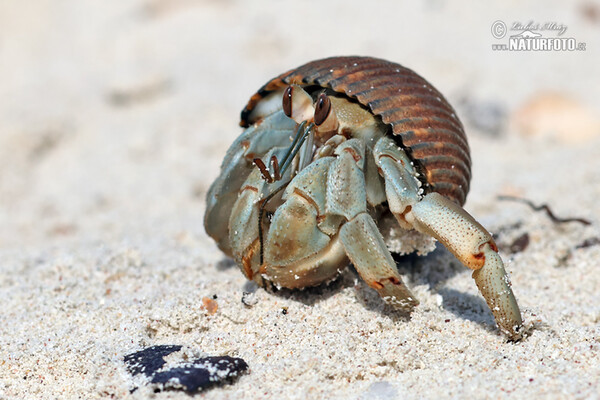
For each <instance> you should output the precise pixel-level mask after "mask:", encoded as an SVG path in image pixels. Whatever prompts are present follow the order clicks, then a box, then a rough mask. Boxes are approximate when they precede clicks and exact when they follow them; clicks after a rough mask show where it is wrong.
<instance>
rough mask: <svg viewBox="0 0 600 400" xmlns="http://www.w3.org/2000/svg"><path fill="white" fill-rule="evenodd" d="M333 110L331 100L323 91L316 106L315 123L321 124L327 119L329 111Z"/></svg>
mask: <svg viewBox="0 0 600 400" xmlns="http://www.w3.org/2000/svg"><path fill="white" fill-rule="evenodd" d="M330 111H331V100H329V97H327V95H326V94H325V93H321V94H320V95H319V98H318V99H317V106H316V107H315V124H316V125H317V126H319V125H321V124H322V123H323V122H325V120H326V119H327V116H328V115H329V112H330Z"/></svg>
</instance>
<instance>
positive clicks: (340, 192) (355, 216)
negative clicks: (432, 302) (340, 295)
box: [327, 139, 419, 310]
mask: <svg viewBox="0 0 600 400" xmlns="http://www.w3.org/2000/svg"><path fill="white" fill-rule="evenodd" d="M335 153H336V154H337V155H338V157H337V159H336V161H335V162H334V163H333V165H332V166H331V169H330V170H329V176H328V184H327V210H328V212H329V213H331V214H337V215H342V216H344V217H345V218H346V219H347V222H346V223H345V224H344V225H342V228H341V230H340V240H341V242H342V245H343V246H344V249H345V251H346V254H347V255H348V257H349V258H350V260H351V261H352V263H353V264H354V267H355V268H356V270H357V272H358V273H359V274H360V276H361V278H362V279H363V280H364V281H365V282H366V283H367V284H368V285H369V286H370V287H372V288H374V289H375V290H377V292H379V295H380V296H381V297H382V298H383V299H384V300H386V301H387V302H388V303H390V304H392V305H394V306H396V307H400V308H403V309H407V310H411V309H412V308H413V307H414V306H416V305H417V304H419V302H418V301H417V300H416V298H415V297H414V296H413V295H412V293H411V292H410V290H408V288H407V287H406V285H405V284H404V283H403V282H402V278H401V277H400V275H399V274H398V271H397V269H396V263H395V262H394V260H393V259H392V256H391V254H390V252H389V250H388V249H387V247H386V246H385V243H384V240H383V237H382V236H381V233H379V230H378V228H377V225H375V221H373V218H372V217H371V216H370V215H369V214H368V213H367V194H366V188H365V176H364V173H363V171H362V169H363V166H364V154H365V149H364V144H363V142H362V141H359V140H357V139H351V140H348V141H346V142H344V143H343V144H342V145H340V146H339V147H338V148H337V149H336V151H335Z"/></svg>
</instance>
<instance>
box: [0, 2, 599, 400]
mask: <svg viewBox="0 0 600 400" xmlns="http://www.w3.org/2000/svg"><path fill="white" fill-rule="evenodd" d="M595 7H596V8H595ZM597 7H598V6H597V5H596V6H594V4H593V3H582V4H573V5H565V3H564V2H560V1H551V2H547V1H544V2H542V1H536V2H530V3H528V5H526V6H525V5H524V6H520V5H519V6H517V5H516V4H513V3H508V4H506V5H501V4H496V5H483V4H473V3H469V2H454V3H452V4H449V2H445V1H429V2H425V3H423V4H421V5H413V6H400V5H397V4H396V2H394V1H391V0H390V1H381V2H378V5H377V6H376V7H375V6H365V5H364V4H363V3H360V2H348V1H341V0H339V1H331V2H293V3H292V2H289V3H285V4H283V3H282V2H268V1H264V0H261V1H253V2H252V6H250V2H242V1H233V0H229V1H209V0H204V1H192V0H171V1H168V0H146V1H141V0H139V1H138V0H135V1H134V0H132V1H119V2H110V3H109V2H83V1H78V0H65V1H61V2H55V1H50V0H38V1H36V2H35V3H30V4H26V3H21V2H16V1H13V2H3V3H2V4H0V74H1V75H0V76H1V77H2V78H1V79H0V226H1V227H2V229H0V299H1V303H0V304H1V307H0V398H7V399H13V398H14V399H17V398H18V399H39V398H47V399H50V398H57V399H58V398H60V399H62V398H64V399H71V398H86V399H93V398H125V399H127V398H132V399H142V398H157V399H167V398H173V399H175V398H176V399H184V398H188V397H189V395H188V394H186V393H184V392H180V391H168V392H161V393H154V389H153V388H152V387H150V386H144V385H142V386H140V387H139V388H138V389H137V390H135V391H133V392H131V390H132V389H134V388H135V387H136V386H137V385H140V384H141V383H140V381H139V379H138V380H136V379H134V378H133V377H132V376H131V375H130V374H129V372H127V370H126V368H125V364H124V363H123V357H124V356H125V355H127V354H130V353H133V352H135V351H139V350H141V349H143V348H146V347H148V346H153V345H160V344H167V345H182V346H183V350H182V351H181V352H179V353H176V354H173V355H171V356H169V357H167V358H168V362H169V365H177V364H178V363H179V362H181V361H182V360H185V359H186V358H187V359H190V358H192V357H200V356H208V355H211V356H212V355H229V356H233V357H241V358H243V359H244V360H245V361H246V362H247V363H248V365H249V367H250V368H249V372H248V373H247V374H245V375H243V376H242V377H241V378H240V379H238V380H237V381H235V382H234V383H233V384H231V385H228V386H223V387H218V388H214V389H211V390H208V391H206V392H203V393H202V395H201V397H202V398H207V399H222V398H230V399H242V398H244V399H248V398H265V399H267V398H278V399H305V398H312V399H338V398H339V399H347V398H350V399H354V398H360V399H394V398H404V399H412V398H415V399H416V398H419V399H421V398H440V397H445V398H465V397H468V398H515V399H522V398H600V383H599V381H600V306H599V304H600V274H599V273H598V267H599V264H598V260H600V244H599V243H597V240H596V241H595V239H594V238H598V237H600V230H599V229H598V226H599V225H598V224H600V207H599V206H598V197H599V196H600V129H598V115H599V114H600V113H599V111H600V97H598V91H597V87H598V83H599V82H598V81H599V79H598V73H597V65H598V62H599V58H598V57H599V53H598V48H599V46H600V35H598V32H599V29H600V25H599V23H598V19H597ZM594 10H596V14H594ZM594 15H596V16H594ZM531 19H534V20H536V21H538V22H542V23H543V22H548V21H555V22H558V23H562V24H565V25H566V26H567V27H568V30H567V32H566V33H565V35H564V36H569V37H574V38H576V39H577V41H579V42H585V43H586V51H574V52H568V51H566V52H562V51H560V52H557V51H554V52H499V51H493V50H492V49H491V45H492V44H494V43H499V42H503V41H499V40H496V39H494V38H493V37H492V35H491V31H490V26H491V25H492V23H493V22H494V21H496V20H503V21H505V22H506V23H507V25H509V26H510V23H511V22H513V21H522V22H524V23H527V22H528V21H529V20H531ZM544 34H546V35H548V36H552V35H554V34H550V33H548V32H545V33H544ZM505 40H506V39H504V42H505ZM341 54H362V55H371V56H377V57H382V58H387V59H390V60H393V61H396V62H399V63H401V64H403V65H405V66H407V67H410V68H412V69H414V70H416V71H417V72H419V73H420V74H422V75H423V76H425V77H426V78H427V79H428V80H429V81H431V82H432V83H433V84H434V85H435V86H436V87H437V88H438V89H439V90H440V91H441V92H442V93H444V94H445V95H446V96H447V98H448V99H449V101H450V102H451V103H452V104H454V105H455V106H456V109H457V112H458V114H459V116H460V117H461V118H462V119H463V122H464V123H465V126H466V129H467V132H468V135H469V139H470V145H471V150H472V157H473V180H472V182H471V192H470V194H469V197H468V201H467V204H466V206H465V207H466V208H467V209H468V210H469V211H470V212H471V213H472V214H473V215H474V216H475V217H476V218H477V219H478V220H479V221H480V222H481V223H482V224H483V225H485V226H486V227H487V228H488V229H489V230H490V231H491V232H494V233H495V234H496V237H497V241H498V243H499V245H500V248H501V255H502V257H503V258H504V260H505V262H506V265H507V269H508V270H509V272H510V273H511V278H512V283H513V289H514V292H515V295H516V297H517V299H518V301H519V304H520V306H521V309H522V311H523V315H524V318H525V321H526V326H527V331H528V334H527V336H526V338H525V339H524V340H522V341H521V342H518V343H510V342H507V340H506V338H505V337H503V336H502V335H501V334H500V333H499V331H498V329H497V328H496V326H495V323H494V320H493V316H492V315H491V313H490V311H489V310H488V308H487V306H486V305H485V302H484V300H483V298H482V297H481V296H480V295H479V293H478V292H477V289H476V287H475V284H474V282H473V281H472V279H471V277H470V272H469V271H468V270H466V269H465V268H464V267H462V266H461V265H460V264H459V263H458V262H457V261H456V260H455V259H454V258H453V256H452V255H451V254H450V253H449V252H448V251H446V250H445V249H444V248H443V247H441V246H438V247H437V249H436V250H435V251H434V252H433V253H432V254H430V255H428V256H426V257H409V258H402V259H400V261H399V269H400V272H401V274H402V275H403V277H404V278H405V280H406V282H407V283H408V284H409V286H410V287H411V288H412V289H413V290H414V293H415V294H416V295H417V296H418V298H419V300H420V301H421V304H420V306H419V307H418V308H417V309H416V310H415V311H414V312H413V313H412V315H411V316H410V318H407V317H406V316H405V315H402V314H400V313H398V312H395V311H393V310H391V309H389V308H388V307H386V306H385V305H384V304H383V303H382V301H381V300H380V299H379V297H378V296H377V294H376V292H374V291H373V290H371V289H370V288H368V287H367V286H366V285H365V284H364V283H363V282H362V281H361V280H360V279H359V278H358V276H357V274H356V272H355V271H354V270H353V269H351V268H349V269H346V270H345V271H344V272H343V273H342V275H341V276H340V278H339V279H338V280H337V281H335V282H334V283H332V284H331V285H329V286H322V287H318V288H313V289H309V290H305V291H288V290H283V291H279V292H277V293H272V292H267V291H265V290H263V289H259V288H256V287H254V286H253V285H251V284H249V283H248V282H247V281H246V280H245V278H244V277H243V275H242V274H241V273H240V271H239V270H238V268H237V267H236V266H235V265H234V264H233V262H232V261H231V260H228V259H227V258H225V257H224V256H223V255H222V253H220V252H219V250H218V249H217V247H216V246H215V244H214V243H213V241H212V240H211V239H210V238H209V237H208V236H207V235H206V234H205V233H204V229H203V225H202V218H203V213H204V208H205V206H204V197H205V194H206V191H207V189H208V187H209V185H210V183H211V182H212V180H213V179H214V178H215V177H216V176H217V174H218V169H219V165H220V162H221V159H222V157H223V155H224V153H225V151H226V149H227V148H228V146H229V144H230V143H231V142H232V141H233V140H234V139H235V137H236V136H237V135H239V134H240V132H241V130H240V128H239V126H238V125H237V124H238V117H239V111H240V110H241V108H242V107H243V105H244V104H245V102H246V101H247V99H248V97H249V96H250V95H251V94H252V93H253V92H254V91H255V90H256V89H257V88H258V87H260V86H261V85H262V84H263V83H264V82H265V81H266V80H267V79H269V78H271V77H272V76H274V75H276V74H278V73H281V72H282V71H285V70H287V69H289V68H292V67H294V66H297V65H299V64H302V63H304V62H306V61H308V60H312V59H316V58H320V57H325V56H331V55H341ZM557 99H558V100H557ZM582 121H583V122H582ZM498 195H513V196H520V197H523V198H527V199H530V200H531V201H533V202H534V203H536V204H542V203H547V204H549V205H550V206H551V207H552V210H553V211H554V213H555V214H556V215H557V216H559V217H580V218H585V219H587V220H589V221H591V223H592V224H591V225H589V226H586V225H583V224H581V223H578V222H569V223H562V224H558V223H555V222H553V221H552V220H551V219H550V218H549V217H548V216H547V215H546V214H545V213H544V212H542V211H534V210H532V209H531V208H530V207H528V206H527V205H524V204H522V203H518V202H513V201H506V200H499V199H498V198H497V196H498ZM525 233H527V234H528V237H529V245H528V246H527V247H526V248H525V249H523V250H520V251H514V250H519V249H515V248H514V247H513V250H511V244H513V242H514V241H515V239H517V238H518V237H519V236H522V235H524V234H525ZM244 292H249V293H250V294H247V295H245V301H246V303H248V304H250V306H248V305H245V304H244V303H243V302H242V297H243V296H244V294H243V293H244ZM203 298H207V299H210V300H213V301H214V302H216V304H217V306H218V308H217V310H216V311H215V310H214V309H210V308H209V309H207V307H205V306H203V304H204V303H203V301H202V299H203Z"/></svg>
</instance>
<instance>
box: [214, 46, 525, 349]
mask: <svg viewBox="0 0 600 400" xmlns="http://www.w3.org/2000/svg"><path fill="white" fill-rule="evenodd" d="M240 125H241V126H242V127H244V128H245V130H244V131H243V133H242V134H241V135H240V136H239V137H238V138H237V140H235V142H234V143H233V144H232V145H231V147H230V148H229V150H228V152H227V154H226V155H225V158H224V160H223V164H222V166H221V174H220V175H219V177H218V178H217V179H216V181H215V182H214V183H213V184H212V186H211V187H210V190H209V192H208V196H207V208H206V214H205V218H204V225H205V229H206V231H207V233H208V234H209V235H210V236H211V237H212V238H214V240H215V241H216V242H217V244H218V246H219V248H220V249H221V250H222V251H223V252H224V253H225V254H227V255H228V256H230V257H233V258H234V259H235V261H236V262H237V264H238V265H239V267H240V269H241V270H242V272H243V273H244V274H245V275H246V277H247V278H248V279H251V280H254V281H256V282H257V283H259V284H261V285H265V284H267V283H268V282H270V283H272V284H274V285H276V286H280V287H286V288H302V287H307V286H313V285H318V284H320V283H322V282H327V281H330V280H332V279H334V278H335V277H336V276H337V274H339V272H340V271H341V270H342V269H343V268H344V267H345V266H346V265H347V264H348V263H349V261H351V262H352V264H353V265H354V267H355V268H356V271H357V272H358V274H359V275H360V276H361V278H362V279H363V280H364V281H365V282H366V283H367V284H368V285H369V286H370V287H372V288H373V289H375V290H376V291H377V292H379V294H380V296H381V297H382V298H383V299H384V300H385V301H386V302H388V303H390V304H392V305H394V306H396V307H398V308H402V309H405V310H408V311H410V310H411V309H412V308H414V307H415V306H416V305H417V304H418V301H417V299H416V298H415V297H414V296H413V294H412V293H411V292H410V291H409V289H408V288H407V287H406V285H405V284H404V283H403V282H402V279H401V277H400V275H399V274H398V271H397V269H396V264H395V262H394V260H393V259H392V256H391V254H390V251H389V249H388V247H387V246H386V241H385V238H384V236H383V235H382V233H381V232H380V229H379V226H380V225H381V224H382V223H383V221H384V220H388V221H389V219H393V220H395V223H396V224H397V225H396V226H397V229H398V230H401V231H411V230H416V231H417V232H420V233H421V234H424V235H429V236H431V237H433V238H435V239H437V240H438V241H440V242H441V243H442V244H443V245H444V246H445V247H446V248H447V249H448V250H449V251H450V252H452V254H454V256H455V257H456V258H457V259H458V260H459V261H461V262H462V263H463V264H464V265H465V266H467V267H468V268H471V269H472V270H473V278H474V279H475V282H476V284H477V286H478V287H479V290H480V291H481V293H482V294H483V296H484V297H485V299H486V301H487V304H488V306H489V307H490V309H491V311H492V313H493V314H494V317H495V319H496V323H497V324H498V326H499V328H500V329H501V330H502V331H503V332H504V333H506V334H507V335H508V337H509V338H510V339H513V340H517V339H519V338H520V337H521V335H522V332H521V331H522V321H521V313H520V311H519V307H518V305H517V302H516V300H515V297H514V295H513V292H512V290H511V285H510V281H509V278H508V275H507V274H506V272H505V270H504V266H503V263H502V260H501V258H500V256H499V255H498V248H497V247H496V244H495V243H494V240H493V238H492V236H491V235H490V234H489V233H488V232H487V231H486V230H485V228H483V226H481V225H480V224H479V223H478V222H477V221H476V220H475V219H474V218H473V217H472V216H471V215H469V214H468V213H467V212H466V211H465V210H464V209H463V208H462V205H463V204H464V202H465V197H466V195H467V192H468V190H469V181H470V178H471V158H470V154H469V146H468V143H467V138H466V136H465V133H464V129H463V126H462V124H461V122H460V121H459V119H458V117H457V116H456V112H455V111H454V109H453V108H452V107H451V106H450V104H449V103H448V102H447V101H446V99H445V98H444V97H443V96H442V94H441V93H440V92H438V91H437V90H436V89H435V88H434V87H433V86H432V85H431V84H430V83H429V82H427V81H426V80H425V79H423V78H422V77H421V76H419V75H417V74H416V73H415V72H413V71H412V70H410V69H407V68H405V67H402V66H401V65H398V64H395V63H392V62H389V61H385V60H381V59H376V58H370V57H332V58H327V59H323V60H317V61H312V62H309V63H307V64H305V65H302V66H300V67H298V68H296V69H293V70H290V71H288V72H285V73H283V74H281V75H279V76H278V77H276V78H274V79H272V80H270V81H269V82H267V83H266V84H265V85H264V86H263V87H261V88H260V89H259V90H258V92H257V93H256V94H255V95H253V96H252V97H251V98H250V101H249V102H248V104H247V105H246V107H245V108H244V109H243V110H242V114H241V123H240Z"/></svg>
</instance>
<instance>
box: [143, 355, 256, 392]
mask: <svg viewBox="0 0 600 400" xmlns="http://www.w3.org/2000/svg"><path fill="white" fill-rule="evenodd" d="M247 369H248V364H246V362H245V361H244V360H242V359H241V358H233V357H229V356H222V357H204V358H199V359H198V360H195V361H194V362H191V363H186V364H183V365H181V366H179V367H176V368H171V369H170V370H168V371H163V372H159V373H157V374H155V375H154V376H153V377H152V381H151V383H153V384H157V385H159V386H160V387H161V388H163V389H181V390H185V391H186V392H188V393H196V392H198V391H199V390H203V389H207V388H209V387H211V386H214V385H217V384H222V383H226V382H231V380H232V379H233V378H235V377H238V376H239V375H241V374H242V373H244V372H245V371H246V370H247Z"/></svg>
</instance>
